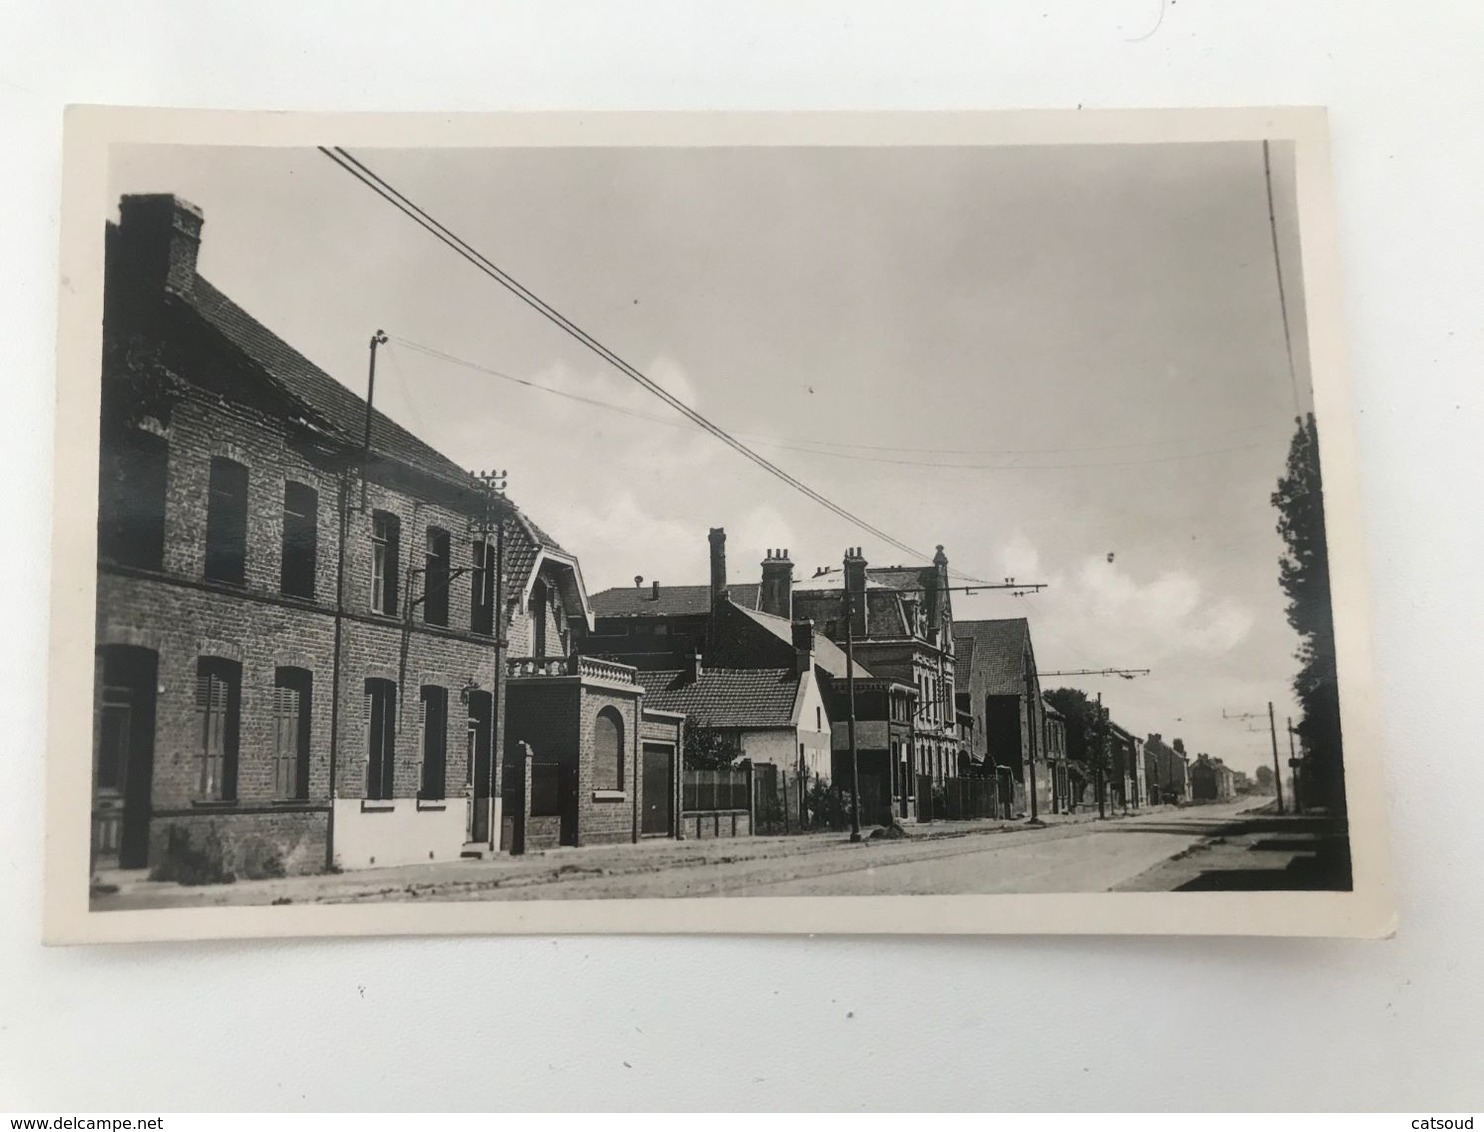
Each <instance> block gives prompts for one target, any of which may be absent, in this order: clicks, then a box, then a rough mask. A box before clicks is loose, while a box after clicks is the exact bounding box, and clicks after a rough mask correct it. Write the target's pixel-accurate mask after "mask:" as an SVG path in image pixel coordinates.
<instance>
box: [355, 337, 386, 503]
mask: <svg viewBox="0 0 1484 1132" xmlns="http://www.w3.org/2000/svg"><path fill="white" fill-rule="evenodd" d="M386 341H387V339H386V331H385V330H378V331H377V332H376V333H375V334H373V335H371V366H370V372H369V373H368V374H367V375H366V436H365V439H364V440H363V441H362V443H361V510H362V511H364V510H365V509H366V470H367V468H369V466H370V464H371V417H372V408H371V406H372V405H373V404H374V401H375V397H376V347H378V346H385V345H386Z"/></svg>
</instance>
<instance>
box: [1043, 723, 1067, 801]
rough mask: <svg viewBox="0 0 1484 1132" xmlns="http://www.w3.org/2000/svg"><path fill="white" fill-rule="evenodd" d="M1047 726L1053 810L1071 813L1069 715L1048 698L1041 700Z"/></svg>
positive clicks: (1046, 745) (1046, 748)
mask: <svg viewBox="0 0 1484 1132" xmlns="http://www.w3.org/2000/svg"><path fill="white" fill-rule="evenodd" d="M1041 711H1042V714H1043V717H1044V719H1045V726H1046V743H1045V751H1046V764H1047V766H1048V767H1049V768H1050V778H1051V810H1052V812H1053V813H1069V812H1070V811H1071V808H1072V776H1071V770H1070V767H1069V766H1068V764H1067V717H1066V716H1064V715H1063V714H1062V713H1061V712H1060V711H1059V710H1057V708H1056V707H1055V706H1054V705H1053V704H1051V703H1050V702H1049V701H1047V700H1042V701H1041Z"/></svg>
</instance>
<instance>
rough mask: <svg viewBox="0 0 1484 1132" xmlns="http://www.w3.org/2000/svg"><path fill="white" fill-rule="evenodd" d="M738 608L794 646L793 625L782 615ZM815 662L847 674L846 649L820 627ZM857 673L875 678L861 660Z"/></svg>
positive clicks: (833, 672)
mask: <svg viewBox="0 0 1484 1132" xmlns="http://www.w3.org/2000/svg"><path fill="white" fill-rule="evenodd" d="M738 609H740V610H741V612H742V613H743V614H744V615H745V616H747V617H749V618H751V619H752V620H753V621H755V622H757V623H758V624H759V625H761V626H762V627H763V628H764V629H766V630H767V631H768V632H770V633H772V634H773V635H774V636H775V637H777V638H778V639H779V640H780V641H784V642H785V643H787V644H788V645H789V647H790V648H791V647H793V643H794V635H793V625H792V624H790V623H789V622H788V621H785V620H784V619H783V618H782V617H775V616H774V615H773V614H771V613H763V612H761V611H760V610H756V609H746V608H744V607H742V606H738ZM814 664H815V667H816V668H822V669H824V670H825V672H827V673H829V674H830V675H831V676H844V675H845V650H844V649H842V648H841V647H840V646H839V645H837V644H835V642H834V641H832V640H830V639H829V638H828V637H826V636H825V635H824V633H823V632H821V631H820V629H819V628H818V627H816V628H815V630H814ZM855 675H856V677H857V678H858V679H861V680H872V679H875V677H873V676H872V675H871V674H870V673H869V672H867V671H866V669H865V668H864V667H863V666H862V665H861V662H860V661H856V662H855Z"/></svg>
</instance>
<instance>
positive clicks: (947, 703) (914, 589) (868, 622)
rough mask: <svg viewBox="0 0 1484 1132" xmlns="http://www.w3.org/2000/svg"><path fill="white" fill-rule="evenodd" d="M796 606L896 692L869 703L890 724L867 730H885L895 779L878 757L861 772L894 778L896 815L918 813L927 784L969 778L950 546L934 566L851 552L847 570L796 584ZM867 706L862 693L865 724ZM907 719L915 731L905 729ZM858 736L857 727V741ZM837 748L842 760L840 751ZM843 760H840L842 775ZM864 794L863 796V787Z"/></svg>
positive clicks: (884, 752)
mask: <svg viewBox="0 0 1484 1132" xmlns="http://www.w3.org/2000/svg"><path fill="white" fill-rule="evenodd" d="M792 600H793V613H794V616H795V617H807V618H809V619H810V620H812V621H813V622H814V623H815V625H817V626H819V627H820V628H821V629H822V630H823V632H824V634H825V636H827V637H829V638H830V639H831V640H833V641H835V642H836V644H843V643H844V642H845V641H846V640H847V637H849V638H850V639H851V641H852V647H853V649H854V654H855V660H856V663H857V664H858V665H862V666H864V667H865V668H867V669H868V670H869V671H870V673H871V675H872V677H873V678H875V679H879V680H882V681H886V682H888V684H889V685H892V686H894V687H885V688H883V694H882V695H880V696H877V697H868V698H867V699H866V700H865V701H864V702H865V703H867V704H870V705H873V707H872V709H871V710H872V715H873V721H874V722H880V723H881V724H883V726H882V727H881V728H879V729H873V730H871V731H870V733H871V734H875V733H876V732H877V731H879V734H880V737H881V738H880V741H881V743H883V744H885V746H884V747H873V748H871V749H872V750H873V751H879V752H880V755H881V756H882V760H881V761H889V764H890V773H889V776H888V775H887V774H885V773H882V772H884V771H885V770H886V768H885V767H882V766H881V765H880V761H878V760H877V759H876V758H875V757H874V756H872V757H869V758H865V759H863V761H862V773H863V774H865V773H868V772H867V770H866V768H867V767H868V766H869V767H870V768H871V769H870V772H869V773H872V774H881V776H882V778H883V779H885V778H887V777H889V781H890V790H891V804H892V808H893V810H894V812H895V813H896V814H898V815H899V816H901V817H907V818H910V817H915V816H916V813H917V797H918V794H919V793H920V792H921V790H922V789H923V786H924V785H925V784H927V785H930V786H938V785H941V784H942V783H944V782H945V781H946V780H947V779H949V778H952V777H957V776H960V775H965V774H967V773H969V765H970V762H971V759H972V755H971V752H970V749H969V747H968V746H967V744H966V742H965V736H964V735H963V734H962V732H961V731H960V729H959V726H958V698H957V694H956V686H955V671H956V668H955V664H956V660H955V652H954V643H953V604H952V600H951V595H950V592H949V586H948V558H947V556H946V555H945V554H944V553H943V548H942V547H941V546H940V547H938V550H937V554H936V555H935V556H934V559H933V562H932V564H931V565H926V566H884V567H871V566H869V565H868V564H867V562H866V559H865V558H864V557H862V555H861V553H860V550H859V548H854V549H852V551H851V552H850V553H849V554H847V555H846V558H845V561H844V564H843V570H842V571H825V572H821V573H820V574H818V575H816V576H815V577H813V578H810V579H808V580H806V581H804V582H802V583H800V584H798V585H796V586H795V587H794V589H793V594H792ZM857 690H858V691H859V688H858V689H857ZM839 691H840V689H839V688H838V687H837V689H836V693H835V695H836V697H838V695H839ZM836 702H838V700H837V701H836ZM861 704H862V701H861V700H860V698H859V697H858V699H857V705H856V706H857V719H858V720H859V719H860V718H861ZM904 714H905V715H906V716H907V718H906V719H905V720H904V719H903V715H904ZM904 722H907V723H910V727H907V728H904V727H902V726H901V725H902V724H903V723H904ZM859 735H860V726H859V723H858V725H857V742H858V745H859ZM836 751H837V755H842V756H843V754H844V752H842V745H840V744H837V746H836ZM843 762H844V759H843V757H842V758H839V759H837V763H836V775H837V777H838V776H839V775H840V774H841V773H842V771H844V770H845V767H844V765H843ZM861 793H862V798H863V800H864V799H865V797H866V787H865V784H864V783H863V784H862V791H861Z"/></svg>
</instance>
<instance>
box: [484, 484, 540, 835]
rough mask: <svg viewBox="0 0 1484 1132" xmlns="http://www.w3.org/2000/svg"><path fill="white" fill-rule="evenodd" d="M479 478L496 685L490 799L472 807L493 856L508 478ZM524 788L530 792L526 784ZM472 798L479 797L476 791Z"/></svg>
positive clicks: (502, 696)
mask: <svg viewBox="0 0 1484 1132" xmlns="http://www.w3.org/2000/svg"><path fill="white" fill-rule="evenodd" d="M478 478H479V480H480V481H481V482H482V483H483V484H484V488H485V497H484V515H485V519H484V524H483V526H482V527H481V533H482V534H483V535H484V537H485V539H486V542H485V544H484V545H485V550H484V553H485V569H486V571H489V570H493V571H494V578H493V582H494V585H493V586H492V587H491V588H492V590H493V598H494V608H493V609H491V610H490V619H491V626H490V627H491V629H493V630H494V635H495V681H494V687H493V688H491V689H490V744H489V746H490V753H489V765H488V766H487V767H486V768H485V782H486V783H487V784H488V786H487V789H488V790H489V797H488V798H485V799H480V798H478V797H476V798H475V799H474V804H475V805H482V806H483V807H484V814H485V826H486V829H485V833H486V836H487V840H488V845H489V850H490V853H491V854H493V853H494V852H495V851H496V850H497V849H498V848H499V847H500V830H499V828H498V826H497V823H496V822H495V812H496V806H495V801H496V799H497V798H499V797H500V795H501V793H502V792H503V789H504V783H503V782H502V781H501V779H502V778H503V775H502V774H501V770H502V768H503V764H504V757H503V755H504V752H503V751H502V750H501V748H502V747H503V746H504V742H503V739H504V730H505V729H504V723H505V681H506V673H505V649H506V646H507V645H508V644H509V642H508V640H507V639H506V637H505V518H504V515H503V514H497V513H496V512H497V511H498V508H496V506H495V501H496V499H497V498H503V496H504V494H505V486H506V484H507V482H508V475H507V473H506V472H503V471H500V472H494V471H492V472H489V473H485V472H483V471H481V472H480V473H479V476H478ZM491 534H493V535H494V536H495V558H494V561H493V562H490V560H489V542H488V541H487V540H488V538H489V536H490V535H491ZM485 585H486V586H488V585H489V582H486V583H485ZM478 781H479V778H478V775H476V776H475V783H476V787H477V783H478ZM525 788H526V789H529V788H530V787H529V784H527V786H526V787H525ZM475 794H476V795H477V794H478V789H477V788H476V790H475ZM512 848H514V845H512Z"/></svg>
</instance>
